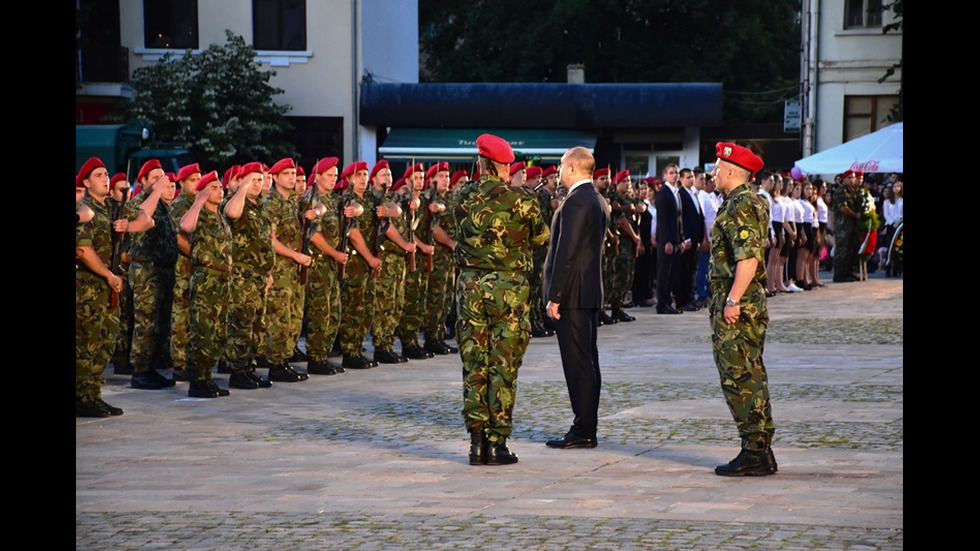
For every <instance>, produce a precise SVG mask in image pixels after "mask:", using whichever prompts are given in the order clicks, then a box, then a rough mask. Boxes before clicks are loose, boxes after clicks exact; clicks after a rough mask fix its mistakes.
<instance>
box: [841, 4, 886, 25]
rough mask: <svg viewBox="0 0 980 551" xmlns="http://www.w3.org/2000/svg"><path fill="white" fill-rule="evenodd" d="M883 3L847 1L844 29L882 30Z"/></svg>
mask: <svg viewBox="0 0 980 551" xmlns="http://www.w3.org/2000/svg"><path fill="white" fill-rule="evenodd" d="M881 3H882V1H881V0H845V2H844V28H845V29H861V28H874V27H878V28H880V27H881V11H882V10H881Z"/></svg>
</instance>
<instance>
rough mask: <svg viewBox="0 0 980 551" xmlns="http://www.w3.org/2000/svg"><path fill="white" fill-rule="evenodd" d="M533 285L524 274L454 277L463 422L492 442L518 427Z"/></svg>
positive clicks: (492, 273)
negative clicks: (517, 405) (519, 387)
mask: <svg viewBox="0 0 980 551" xmlns="http://www.w3.org/2000/svg"><path fill="white" fill-rule="evenodd" d="M529 293H530V285H529V284H528V282H527V277H526V276H525V275H524V274H521V273H508V272H477V271H467V270H463V271H461V272H460V274H459V278H458V279H457V280H456V340H457V342H458V343H459V355H460V358H462V360H463V410H462V414H463V421H464V424H465V425H466V430H467V431H468V432H473V431H477V430H481V429H482V430H483V431H484V432H485V433H486V435H487V438H488V439H489V440H490V441H491V442H499V441H501V440H502V439H504V438H507V437H508V436H510V434H511V432H512V431H513V429H514V423H513V412H514V399H515V396H516V393H517V371H518V369H519V368H520V367H521V364H522V363H523V361H524V353H525V352H526V351H527V345H528V342H529V341H530V340H531V320H530V316H529V312H528V299H529Z"/></svg>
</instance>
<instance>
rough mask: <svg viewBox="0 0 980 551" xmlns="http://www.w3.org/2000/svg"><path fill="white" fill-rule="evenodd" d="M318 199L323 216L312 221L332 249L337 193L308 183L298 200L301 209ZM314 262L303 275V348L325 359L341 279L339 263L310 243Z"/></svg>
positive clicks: (337, 228) (314, 358) (336, 321)
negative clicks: (308, 189) (323, 209)
mask: <svg viewBox="0 0 980 551" xmlns="http://www.w3.org/2000/svg"><path fill="white" fill-rule="evenodd" d="M317 203H322V204H323V206H324V207H326V212H325V214H324V215H323V216H321V217H319V218H317V219H316V220H314V221H313V223H314V224H316V232H318V233H320V235H322V236H323V238H324V239H326V240H327V243H329V244H330V245H331V246H333V247H334V248H335V249H337V248H339V247H340V232H341V222H340V219H341V217H342V216H343V214H341V213H340V197H339V196H338V195H337V194H336V193H333V192H327V193H319V192H318V191H317V189H316V187H315V186H314V187H311V189H310V191H309V192H307V193H306V194H305V195H304V196H303V198H302V199H301V200H300V207H299V209H300V212H306V211H307V210H310V209H313V208H316V206H317ZM310 250H311V256H312V257H313V263H312V264H310V267H309V268H308V269H307V278H306V351H307V354H308V355H309V357H310V362H311V363H313V362H325V361H327V356H329V355H330V349H331V348H332V347H333V343H334V340H335V339H336V338H337V332H338V331H340V315H341V306H340V280H339V279H338V278H337V275H338V270H339V266H340V265H339V264H337V262H336V261H334V259H333V258H330V256H328V255H326V254H325V253H323V252H320V250H319V249H317V248H316V247H311V249H310Z"/></svg>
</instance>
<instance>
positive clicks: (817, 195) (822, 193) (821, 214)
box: [810, 178, 830, 287]
mask: <svg viewBox="0 0 980 551" xmlns="http://www.w3.org/2000/svg"><path fill="white" fill-rule="evenodd" d="M813 189H814V193H813V195H814V199H815V200H814V203H813V204H814V206H815V207H816V209H817V229H816V239H817V243H816V251H815V253H814V255H813V259H812V260H811V262H812V264H811V266H810V277H811V278H812V280H813V283H814V285H816V286H817V287H823V283H821V282H820V258H821V257H822V256H823V253H824V249H825V248H826V246H827V221H828V219H829V217H828V209H827V201H826V199H825V198H826V197H827V182H826V181H824V180H821V179H819V178H818V179H817V181H816V182H814V184H813ZM827 256H828V258H829V257H830V254H829V253H828V255H827Z"/></svg>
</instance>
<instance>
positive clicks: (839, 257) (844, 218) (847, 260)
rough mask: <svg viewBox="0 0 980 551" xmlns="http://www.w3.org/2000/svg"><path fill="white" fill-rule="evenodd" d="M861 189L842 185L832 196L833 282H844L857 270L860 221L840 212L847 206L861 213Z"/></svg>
mask: <svg viewBox="0 0 980 551" xmlns="http://www.w3.org/2000/svg"><path fill="white" fill-rule="evenodd" d="M863 193H864V191H863V190H862V189H859V188H855V187H853V186H848V185H842V186H840V187H838V188H837V191H836V192H835V193H834V196H833V200H832V203H833V207H834V281H845V280H846V278H848V277H850V276H852V275H853V274H854V270H855V269H856V268H857V261H858V248H859V247H860V246H861V242H860V239H861V226H860V224H861V221H860V220H859V219H857V218H853V217H850V216H848V215H846V214H844V212H843V211H841V208H842V207H843V206H844V205H847V207H848V208H850V209H851V210H852V211H854V212H856V213H858V214H860V213H861V196H862V194H863Z"/></svg>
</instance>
